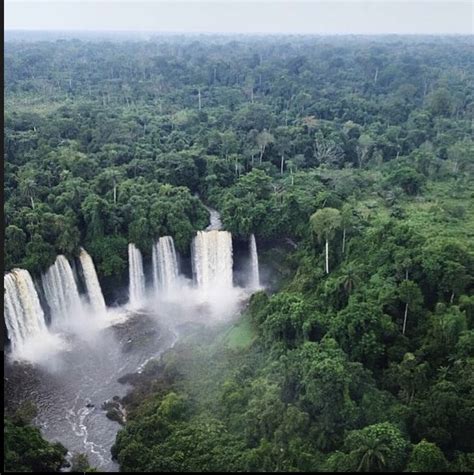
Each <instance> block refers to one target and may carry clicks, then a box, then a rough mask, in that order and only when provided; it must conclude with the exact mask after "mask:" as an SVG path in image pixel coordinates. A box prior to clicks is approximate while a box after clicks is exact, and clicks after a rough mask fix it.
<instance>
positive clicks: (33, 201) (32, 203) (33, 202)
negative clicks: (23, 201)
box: [30, 196, 35, 209]
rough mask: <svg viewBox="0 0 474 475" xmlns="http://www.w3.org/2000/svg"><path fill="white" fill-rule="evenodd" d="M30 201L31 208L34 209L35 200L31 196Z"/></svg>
mask: <svg viewBox="0 0 474 475" xmlns="http://www.w3.org/2000/svg"><path fill="white" fill-rule="evenodd" d="M30 200H31V207H32V208H33V209H35V200H34V199H33V197H32V196H30Z"/></svg>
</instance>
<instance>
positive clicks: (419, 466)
mask: <svg viewBox="0 0 474 475" xmlns="http://www.w3.org/2000/svg"><path fill="white" fill-rule="evenodd" d="M447 467H448V462H447V460H446V458H445V457H444V455H443V452H441V450H440V449H439V447H437V446H436V444H432V443H430V442H427V441H426V440H422V441H421V442H419V443H418V444H416V445H415V446H414V447H413V449H412V452H411V454H410V458H409V459H408V465H407V471H408V472H446V471H447Z"/></svg>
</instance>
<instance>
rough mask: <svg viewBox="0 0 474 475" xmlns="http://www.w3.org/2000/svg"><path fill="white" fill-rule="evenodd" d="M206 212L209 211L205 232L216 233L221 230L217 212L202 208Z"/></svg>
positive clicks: (219, 216) (219, 217)
mask: <svg viewBox="0 0 474 475" xmlns="http://www.w3.org/2000/svg"><path fill="white" fill-rule="evenodd" d="M204 207H205V208H206V209H207V211H209V221H210V222H209V226H208V227H207V228H206V231H216V230H217V231H218V230H220V229H221V228H222V222H221V215H220V213H219V211H216V210H215V209H212V208H209V207H208V206H204Z"/></svg>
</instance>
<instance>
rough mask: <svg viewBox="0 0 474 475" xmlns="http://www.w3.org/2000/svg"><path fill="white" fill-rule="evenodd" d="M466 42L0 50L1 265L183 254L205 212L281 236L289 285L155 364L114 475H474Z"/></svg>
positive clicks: (114, 262) (182, 41) (132, 408)
mask: <svg viewBox="0 0 474 475" xmlns="http://www.w3.org/2000/svg"><path fill="white" fill-rule="evenodd" d="M470 41H471V39H470V38H463V37H446V38H437V37H416V36H415V37H396V36H395V37H368V38H364V37H350V38H349V37H327V38H326V37H268V38H265V37H255V38H252V37H235V38H229V37H185V36H183V37H180V36H176V37H156V38H153V39H152V40H150V41H135V42H134V41H102V42H101V41H98V40H95V41H80V40H58V41H37V42H31V43H30V42H27V41H24V42H7V43H6V44H5V86H6V89H5V129H4V135H5V137H4V138H5V226H6V227H5V267H6V269H7V270H8V269H10V268H12V267H22V268H26V269H28V270H30V271H31V272H32V273H33V274H34V275H38V274H39V273H40V272H42V271H44V270H45V269H46V268H47V267H48V266H49V265H51V264H52V263H53V262H54V259H55V257H56V255H57V254H60V253H61V254H65V255H66V256H68V257H72V256H76V255H77V254H78V252H79V248H80V246H84V247H85V248H86V249H87V250H88V251H89V252H90V254H91V255H92V257H93V259H94V261H95V263H96V265H97V269H98V273H99V277H100V278H101V279H104V278H111V277H114V276H117V275H120V274H122V273H123V272H124V271H125V270H126V269H127V243H128V242H135V243H136V244H137V245H138V246H139V248H140V249H141V250H142V252H143V253H144V254H145V255H147V254H150V252H151V246H152V243H153V241H154V240H155V239H156V238H157V237H159V236H163V235H171V236H173V238H174V240H175V243H176V246H177V248H178V249H179V251H180V252H181V253H182V254H183V255H186V254H187V253H189V245H190V243H191V239H192V237H193V236H194V234H195V231H196V230H198V229H203V228H204V227H205V226H206V225H207V222H208V212H207V211H206V209H205V206H204V205H210V206H212V207H214V208H216V209H217V210H219V211H220V213H221V215H222V221H223V225H224V228H225V229H227V230H229V231H231V232H232V234H233V237H234V239H237V240H238V239H246V238H247V237H248V236H249V235H250V234H251V233H254V234H255V235H256V238H257V240H258V242H259V244H261V245H262V247H267V248H269V249H270V248H272V247H278V246H282V245H283V244H285V245H286V248H285V249H286V251H285V252H284V253H283V254H280V256H281V255H283V256H284V257H280V262H279V265H280V267H281V269H282V271H281V275H280V283H279V287H278V290H277V291H276V292H275V293H273V294H271V295H270V293H269V292H264V291H262V292H258V293H256V294H254V295H253V296H252V298H251V300H250V303H249V305H248V308H247V309H246V310H245V312H244V315H243V316H242V317H241V320H240V321H239V322H238V323H237V324H235V325H234V326H233V327H230V328H229V325H227V326H226V325H223V326H219V327H217V328H215V329H214V330H212V331H210V330H209V329H207V330H206V331H204V330H196V331H197V335H194V336H193V335H190V336H189V338H188V339H187V340H185V341H181V342H179V343H178V345H177V346H176V348H175V349H174V350H171V351H169V352H168V353H167V354H166V357H165V358H164V359H163V361H162V362H160V363H157V362H155V363H153V364H150V365H149V366H148V367H147V370H146V371H145V373H144V377H143V380H141V379H140V381H139V383H138V384H137V385H136V387H135V390H134V391H133V392H132V393H131V394H130V395H129V396H128V397H127V398H126V401H125V402H126V404H127V409H128V411H129V418H128V422H127V424H126V426H125V428H124V429H123V430H122V431H120V433H119V435H118V437H117V442H116V445H115V446H114V449H113V453H114V455H115V456H116V457H117V459H118V461H119V463H120V466H121V469H122V470H124V471H168V470H170V471H213V470H214V471H226V470H238V471H398V470H401V471H404V470H405V471H473V470H474V443H473V440H474V439H473V437H472V429H473V427H474V394H473V383H474V359H473V358H474V330H473V325H474V296H473V293H472V290H473V287H474V248H473V242H474V240H473V237H474V206H472V205H473V197H474V188H473V186H472V178H473V171H474V152H473V150H474V149H473V139H472V119H473V115H472V114H473V110H474V96H473V88H472V79H473V72H474V67H473V63H472V48H471V43H470ZM8 427H10V426H8ZM9 430H13V429H9ZM18 469H20V468H18Z"/></svg>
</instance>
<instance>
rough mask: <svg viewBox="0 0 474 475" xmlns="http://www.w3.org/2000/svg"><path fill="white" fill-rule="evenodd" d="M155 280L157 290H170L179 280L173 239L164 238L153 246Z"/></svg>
mask: <svg viewBox="0 0 474 475" xmlns="http://www.w3.org/2000/svg"><path fill="white" fill-rule="evenodd" d="M152 260H153V280H154V284H155V290H157V291H158V290H165V291H167V290H170V289H171V288H173V286H174V285H175V284H176V279H177V278H178V274H179V269H178V259H177V257H176V251H175V248H174V242H173V238H172V237H171V236H163V237H160V239H159V240H158V241H157V242H156V243H155V245H154V246H153V256H152Z"/></svg>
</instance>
